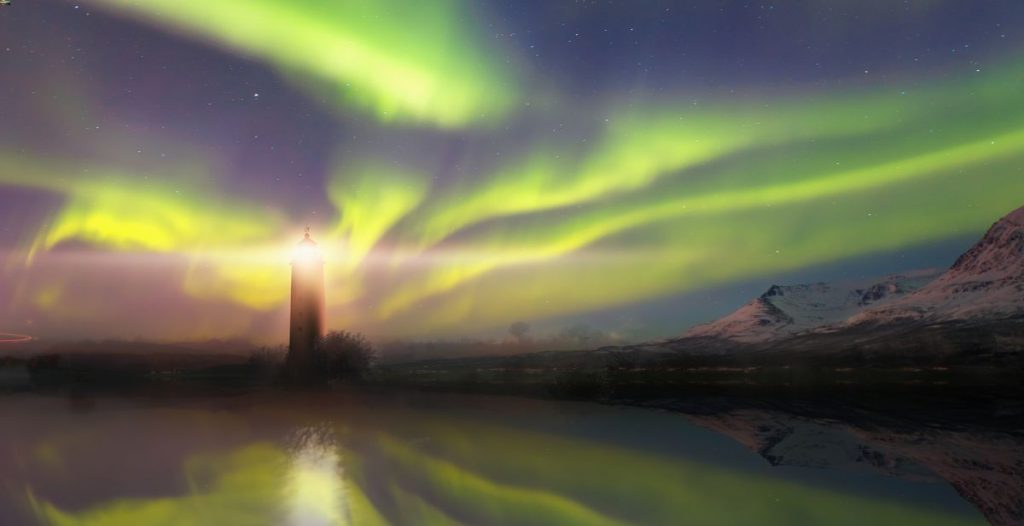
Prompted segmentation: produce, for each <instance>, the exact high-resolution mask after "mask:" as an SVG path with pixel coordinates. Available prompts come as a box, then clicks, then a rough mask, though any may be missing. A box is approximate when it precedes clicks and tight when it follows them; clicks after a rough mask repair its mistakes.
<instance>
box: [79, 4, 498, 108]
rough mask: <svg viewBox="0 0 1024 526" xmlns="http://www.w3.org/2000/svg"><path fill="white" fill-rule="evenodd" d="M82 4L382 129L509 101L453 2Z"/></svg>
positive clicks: (468, 17)
mask: <svg viewBox="0 0 1024 526" xmlns="http://www.w3.org/2000/svg"><path fill="white" fill-rule="evenodd" d="M89 1H90V3H92V4H95V5H96V6H98V7H102V8H105V9H109V10H111V11H113V12H115V13H127V14H130V15H133V16H138V17H141V18H143V19H146V20H150V21H152V22H154V23H155V24H157V25H159V26H161V27H166V28H169V29H172V30H175V31H180V32H184V33H187V34H190V35H195V36H197V37H200V38H202V39H205V40H208V41H210V42H213V43H215V44H218V45H221V46H224V47H226V48H229V49H231V50H234V51H237V52H240V53H242V54H245V55H248V56H251V57H254V58H257V59H261V60H264V61H267V62H269V63H270V64H272V65H274V66H275V67H276V68H277V69H278V70H280V71H281V72H282V73H284V74H286V75H288V76H289V77H290V78H291V77H295V78H296V80H298V81H299V82H305V83H307V84H308V86H309V87H311V88H313V89H316V90H317V92H318V94H325V95H326V96H327V98H328V99H329V100H334V101H338V102H342V103H345V104H346V105H351V106H354V107H358V108H364V109H366V110H368V111H370V112H372V114H373V115H375V116H376V117H377V118H378V119H379V120H380V121H381V122H411V123H425V124H432V125H436V126H440V127H443V128H458V127H463V126H467V125H470V124H474V123H486V122H488V121H493V120H494V119H497V118H499V117H501V116H503V115H504V114H505V113H506V112H507V111H508V109H509V107H510V106H511V105H512V103H513V102H514V101H515V99H516V88H515V86H514V81H513V79H512V77H511V75H510V74H508V73H507V72H505V71H503V70H502V69H501V68H499V67H497V65H496V64H498V63H499V62H498V61H495V60H494V59H493V57H492V56H490V55H488V54H487V53H486V52H485V51H484V50H485V49H486V48H488V47H490V46H487V45H486V44H485V43H484V42H483V41H482V39H481V38H480V37H479V36H478V35H477V34H476V31H477V29H476V25H475V24H473V23H472V13H471V12H470V11H469V9H468V7H467V5H466V4H464V3H463V2H461V1H460V0H422V1H417V2H404V1H399V0H373V1H364V0H294V1H288V2H279V1H276V0H217V1H216V2H209V1H207V0H147V1H145V2H137V1H134V0H89ZM302 79H305V80H302Z"/></svg>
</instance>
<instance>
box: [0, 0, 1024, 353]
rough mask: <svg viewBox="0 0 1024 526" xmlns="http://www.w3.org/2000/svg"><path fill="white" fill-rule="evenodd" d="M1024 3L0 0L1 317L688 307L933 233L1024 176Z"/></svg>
mask: <svg viewBox="0 0 1024 526" xmlns="http://www.w3.org/2000/svg"><path fill="white" fill-rule="evenodd" d="M1022 22H1024V5H1021V4H1020V2H1016V1H992V2H985V3H984V4H980V3H978V2H969V1H953V0H916V1H908V2H886V1H881V0H870V1H860V2H855V1H852V0H851V1H846V0H843V1H838V0H837V1H830V2H810V1H807V2H791V3H788V4H781V3H780V4H769V3H764V4H760V3H750V2H733V1H726V0H703V1H698V2H691V3H688V5H683V4H681V3H679V2H657V1H650V2H597V1H578V2H569V1H564V2H562V1H541V0H530V1H524V2H497V1H487V2H463V1H457V0H430V1H424V0H421V1H417V2H405V1H402V0H387V1H373V2H369V1H361V0H294V1H286V2H282V1H273V0H246V1H242V0H222V1H220V0H219V1H217V2H209V1H204V0H152V1H146V2H138V1H129V0H85V1H82V2H79V3H76V2H65V1H53V2H49V1H47V2H31V1H21V2H15V5H12V6H10V8H9V9H4V10H2V11H0V57H2V58H0V81H2V82H0V221H3V226H2V229H0V254H2V257H3V262H2V266H0V331H3V332H10V333H16V334H30V335H35V336H49V337H66V338H85V337H88V338H97V337H116V338H134V337H141V338H146V339H161V340H182V339H201V338H230V337H243V338H252V339H255V340H268V341H280V340H281V339H282V338H283V336H284V334H285V331H284V327H285V319H286V313H285V311H286V308H287V301H288V275H289V274H288V260H289V250H290V249H291V247H292V246H293V245H294V243H295V242H296V241H298V240H299V239H300V237H301V232H302V230H303V228H304V226H305V225H307V224H309V225H310V226H311V227H312V230H313V234H314V237H315V238H316V239H317V240H318V241H319V242H320V245H321V247H322V248H323V250H324V253H325V259H326V261H327V276H328V288H327V302H328V310H329V320H328V321H329V324H330V325H331V326H332V327H334V328H350V329H355V330H360V331H365V332H367V333H368V334H370V335H371V336H375V337H380V338H421V337H430V338H433V337H454V336H461V335H482V334H490V335H494V334H497V335H500V334H503V333H504V331H505V328H507V327H508V326H509V324H511V323H513V322H516V321H527V322H530V323H531V324H532V325H533V326H535V327H537V328H538V329H537V330H544V328H545V327H556V326H558V325H559V324H562V323H566V322H567V320H595V321H594V323H595V324H596V325H599V326H600V327H601V328H602V330H606V331H608V332H615V333H625V332H629V331H633V333H631V334H629V335H627V336H629V337H635V338H651V337H663V336H669V335H672V334H676V333H678V332H681V331H682V330H684V329H685V328H686V327H687V326H688V325H690V324H692V323H694V322H697V321H702V320H706V319H709V318H713V317H715V316H718V315H720V314H722V313H724V312H726V311H728V310H731V308H734V307H736V306H737V305H738V302H740V301H741V300H742V299H743V298H746V297H750V296H752V295H754V294H756V293H758V292H760V291H761V290H762V289H764V288H766V287H767V286H768V285H769V284H770V283H772V282H775V281H777V280H780V279H790V280H797V281H809V280H812V279H839V278H843V277H852V276H854V275H860V274H864V273H882V272H898V271H904V270H910V269H911V268H913V267H914V266H945V265H948V264H949V263H950V262H951V261H952V258H953V257H955V256H956V254H958V253H959V252H960V251H961V250H962V249H964V248H966V246H968V245H969V244H970V243H971V242H972V241H973V240H974V239H975V238H977V236H979V235H980V234H981V232H983V231H984V229H985V228H986V227H987V226H988V225H989V224H991V223H992V222H993V221H995V220H996V219H998V218H999V217H1000V216H1001V215H1003V214H1004V213H1005V212H1007V211H1009V210H1011V209H1013V208H1015V207H1018V206H1020V205H1021V204H1024V168H1022V166H1024V164H1022V161H1024V89H1022V87H1024V65H1022V64H1024V62H1022V58H1024V34H1021V33H1020V32H1019V29H1018V28H1019V27H1022V24H1021V23H1022Z"/></svg>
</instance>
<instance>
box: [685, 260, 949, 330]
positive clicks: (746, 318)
mask: <svg viewBox="0 0 1024 526" xmlns="http://www.w3.org/2000/svg"><path fill="white" fill-rule="evenodd" d="M940 272H941V271H939V270H934V269H929V270H921V271H915V272H909V273H906V274H901V275H893V276H888V277H885V278H880V279H879V278H874V279H870V280H859V281H851V282H844V283H812V284H806V285H772V286H771V287H770V288H769V289H768V290H767V291H765V293H764V294H762V295H761V296H759V297H758V298H756V299H754V300H752V301H750V302H749V303H747V304H746V305H743V306H742V307H740V308H739V309H738V310H736V311H735V312H733V313H732V314H729V315H728V316H726V317H724V318H720V319H718V320H716V321H713V322H710V323H706V324H703V325H698V326H696V327H694V328H692V329H690V330H689V331H688V332H687V333H686V334H685V335H684V337H696V338H718V339H727V340H732V341H736V342H742V343H756V342H764V341H770V340H774V339H777V338H782V337H788V336H794V335H796V334H800V333H803V332H807V331H810V330H814V329H817V328H819V327H823V326H829V325H834V324H839V323H842V322H844V321H845V320H847V319H848V318H850V317H851V316H853V315H855V314H856V313H858V312H860V311H862V310H864V309H865V308H867V307H873V306H876V305H884V304H887V303H889V302H892V301H894V300H896V299H898V298H901V297H903V296H906V295H907V294H910V293H912V292H914V291H917V290H918V289H919V288H921V287H922V286H924V285H925V284H927V283H928V282H929V281H931V280H933V279H935V277H936V276H938V275H939V274H940Z"/></svg>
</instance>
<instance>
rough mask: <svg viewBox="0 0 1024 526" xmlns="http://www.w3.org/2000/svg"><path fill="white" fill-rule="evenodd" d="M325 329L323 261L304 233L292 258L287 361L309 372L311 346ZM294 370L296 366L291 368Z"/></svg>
mask: <svg viewBox="0 0 1024 526" xmlns="http://www.w3.org/2000/svg"><path fill="white" fill-rule="evenodd" d="M323 331H324V260H323V258H322V257H321V256H320V249H319V248H317V246H316V242H315V241H313V240H312V239H310V238H309V227H306V235H305V237H303V238H302V241H299V244H298V247H296V249H295V257H294V258H293V259H292V313H291V324H290V326H289V331H288V361H289V362H291V364H290V365H291V366H293V367H295V368H297V369H299V370H302V371H307V372H308V371H309V367H311V366H312V365H313V364H312V361H313V360H312V355H313V346H314V345H315V343H316V340H317V338H319V337H321V336H323ZM293 370H295V369H293Z"/></svg>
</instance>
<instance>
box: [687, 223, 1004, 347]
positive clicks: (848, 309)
mask: <svg viewBox="0 0 1024 526" xmlns="http://www.w3.org/2000/svg"><path fill="white" fill-rule="evenodd" d="M1016 316H1024V207H1021V208H1019V209H1017V210H1014V211H1013V212H1011V213H1010V214H1009V215H1007V216H1006V217H1004V218H1002V219H1000V220H999V221H997V222H996V223H995V224H994V225H992V228H990V229H989V230H988V232H987V233H986V234H985V236H984V237H983V238H982V239H981V241H979V242H978V243H977V244H975V245H974V246H973V247H971V249H970V250H968V251H967V252H965V253H964V254H963V255H961V256H960V258H959V259H957V261H956V263H954V264H953V266H952V267H950V268H949V270H946V271H945V272H941V273H940V272H939V271H935V270H925V271H916V272H910V273H906V274H902V275H894V276H888V277H885V278H881V279H874V280H865V281H861V282H850V283H814V284H809V285H786V286H780V285H773V286H772V287H771V288H769V289H768V290H767V291H766V292H765V293H764V294H762V295H761V296H760V297H758V298H756V299H754V300H752V301H750V302H749V303H747V304H746V305H744V306H742V307H740V308H739V309H738V310H737V311H735V312H733V313H732V314H729V315H728V316H725V317H724V318H720V319H718V320H716V321H713V322H710V323H706V324H703V325H698V326H696V327H694V328H692V329H690V330H689V331H687V332H686V333H685V334H684V335H683V337H684V338H713V339H716V340H728V341H732V342H737V343H750V344H755V343H764V342H770V341H775V340H779V339H783V338H788V337H792V336H797V335H800V334H808V333H811V332H834V331H841V330H843V329H845V328H850V327H855V326H866V325H871V324H879V325H890V324H895V323H900V322H906V321H922V322H936V323H937V322H956V321H972V320H984V321H997V320H1003V319H1006V318H1011V317H1016Z"/></svg>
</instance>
